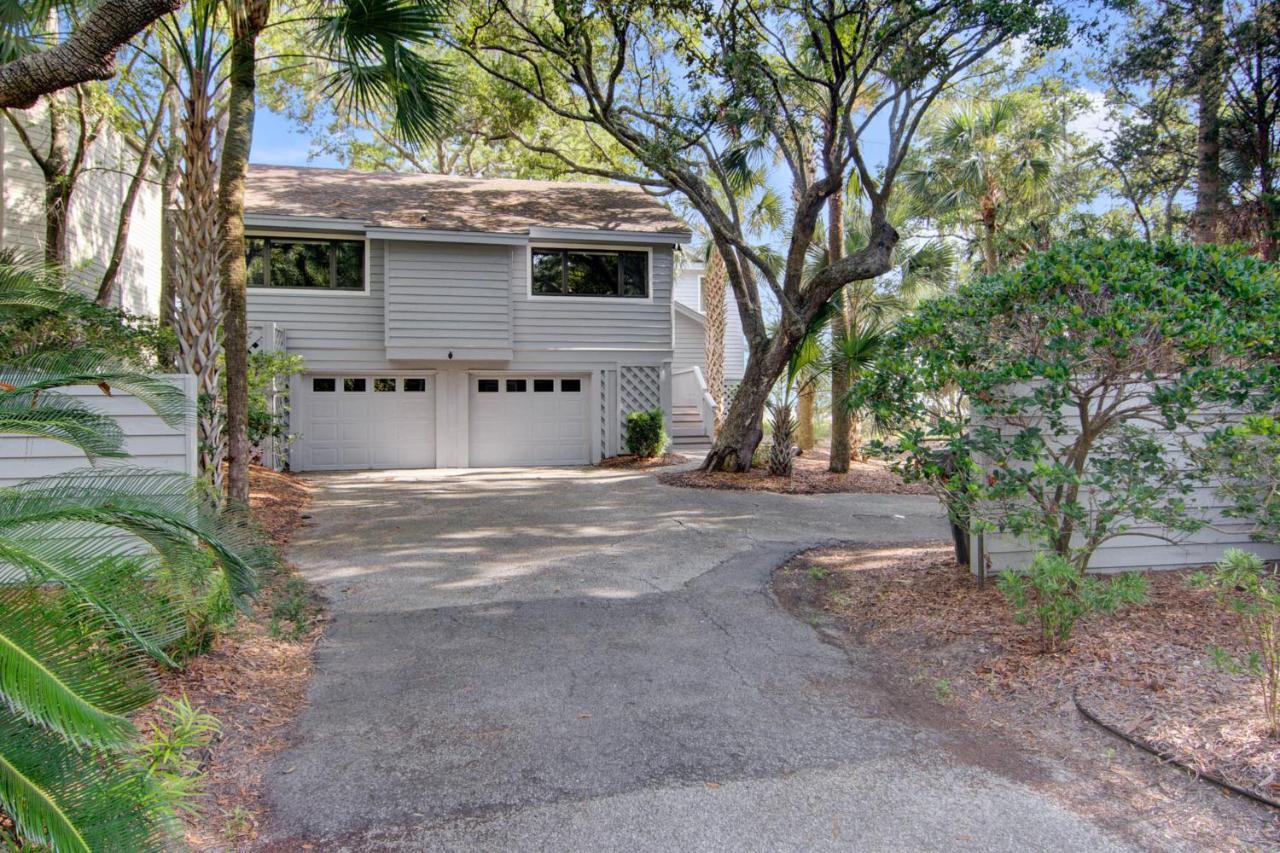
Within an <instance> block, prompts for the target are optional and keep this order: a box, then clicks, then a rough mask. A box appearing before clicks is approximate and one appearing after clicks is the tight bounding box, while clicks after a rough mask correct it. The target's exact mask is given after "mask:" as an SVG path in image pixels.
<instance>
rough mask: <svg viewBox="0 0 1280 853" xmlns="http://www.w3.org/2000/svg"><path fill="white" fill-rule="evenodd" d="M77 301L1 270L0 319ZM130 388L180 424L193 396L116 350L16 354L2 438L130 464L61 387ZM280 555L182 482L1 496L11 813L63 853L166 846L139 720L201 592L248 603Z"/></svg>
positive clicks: (0, 603)
mask: <svg viewBox="0 0 1280 853" xmlns="http://www.w3.org/2000/svg"><path fill="white" fill-rule="evenodd" d="M78 299H80V297H77V296H76V295H74V294H71V293H68V292H65V291H61V290H59V289H58V288H56V287H52V286H49V285H48V284H45V283H42V282H40V281H39V280H38V277H37V275H35V274H34V273H29V272H27V271H24V270H23V269H22V268H21V267H20V266H18V265H15V264H13V263H12V262H9V261H0V318H2V317H7V316H11V315H12V314H14V313H16V312H19V311H31V310H48V309H51V308H55V307H57V308H63V309H65V308H69V307H70V308H74V306H75V303H76V302H77V300H78ZM70 385H80V386H84V385H88V386H97V387H99V388H100V389H101V390H102V392H103V393H105V394H111V393H116V392H127V393H129V394H131V395H132V396H134V397H136V398H137V399H139V400H141V401H143V402H144V403H146V404H147V405H149V406H150V407H151V408H152V409H153V410H154V411H155V412H156V414H157V415H158V416H160V417H161V418H162V419H163V420H164V421H165V422H167V423H169V424H170V425H173V426H180V425H183V424H184V422H185V421H186V420H187V418H189V417H190V416H191V415H190V412H189V411H188V408H187V404H186V400H185V398H184V397H183V395H182V394H181V393H180V392H179V391H178V390H176V389H175V388H173V387H172V386H171V385H169V384H168V383H166V382H164V381H162V380H160V379H157V378H154V377H150V376H147V375H145V374H141V373H138V372H136V371H133V370H131V369H130V368H129V366H128V365H125V364H122V363H120V362H118V361H117V360H115V359H113V358H111V357H110V356H107V355H104V354H101V353H95V352H92V351H87V350H80V351H77V352H74V353H59V352H50V351H45V352H34V353H21V354H14V353H7V354H5V357H4V358H3V359H0V435H19V436H27V437H33V438H44V439H55V440H57V441H60V442H62V443H64V444H67V445H70V446H72V447H75V448H77V449H78V450H80V451H82V452H83V453H84V454H85V456H86V457H87V458H88V459H89V461H91V462H95V463H96V462H99V460H108V462H109V461H110V460H115V459H124V458H127V453H126V452H125V450H124V447H123V444H124V436H123V435H122V434H121V431H120V428H119V426H118V425H117V424H116V423H115V422H114V421H113V420H112V419H111V418H109V417H106V416H105V415H103V414H101V413H100V412H97V411H95V410H94V409H93V408H92V407H91V406H90V405H88V404H87V403H85V402H84V401H83V400H82V399H81V398H79V397H76V396H72V395H70V394H66V393H63V392H62V391H60V390H59V389H62V388H65V387H66V386H70ZM274 559H275V557H274V553H273V551H272V549H271V548H270V547H269V546H267V545H266V544H264V541H263V539H262V538H261V537H260V536H259V535H258V533H257V531H256V530H255V528H254V527H253V525H252V524H251V522H250V521H249V519H248V517H247V515H246V514H244V513H243V512H239V511H219V510H218V508H217V507H216V506H215V505H214V504H213V503H211V502H209V501H208V500H205V499H203V498H202V497H201V495H200V492H199V490H198V487H197V486H196V484H195V482H194V481H193V480H192V479H191V478H189V477H186V476H184V475H181V474H175V473H171V472H164V471H150V470H140V469H136V468H129V467H122V466H120V465H119V464H114V465H113V464H105V465H99V466H98V467H90V468H86V469H83V470H78V471H73V472H70V473H68V474H63V475H57V476H52V477H44V478H39V479H35V480H29V481H26V482H24V483H20V484H19V485H17V486H15V487H12V488H3V489H0V811H3V812H4V813H5V814H6V815H8V816H9V817H10V818H11V819H12V820H13V822H14V824H15V826H16V830H17V833H18V836H19V837H20V838H22V839H24V840H25V841H27V842H32V843H38V844H44V845H49V846H51V847H53V848H54V849H55V850H59V851H89V850H128V851H134V850H160V849H165V848H167V847H168V846H169V845H170V844H171V843H172V841H173V837H172V833H171V831H170V830H171V828H172V822H173V819H172V815H171V814H170V813H169V811H168V809H167V808H166V806H165V805H164V803H163V802H162V801H161V800H160V799H159V798H158V797H157V796H156V791H155V789H154V786H153V784H152V781H151V780H150V779H149V778H148V776H147V774H146V772H145V770H143V769H140V768H139V766H138V763H137V762H135V761H131V760H130V753H131V749H132V747H133V745H134V744H135V742H136V739H137V731H136V730H135V728H134V726H133V724H132V722H130V720H129V715H130V714H131V713H133V712H134V711H137V710H138V709H139V708H141V707H143V706H144V705H146V704H147V703H149V702H150V701H151V700H152V699H153V698H154V697H155V696H156V685H155V667H156V664H157V663H160V664H168V665H172V664H173V663H174V661H173V660H172V654H173V651H172V650H173V648H174V645H175V643H177V642H178V641H179V640H181V639H182V638H183V635H184V632H185V630H186V617H187V614H188V612H189V608H190V606H191V604H192V599H193V596H198V595H199V596H202V595H206V594H207V591H208V590H209V589H211V588H216V587H218V586H221V585H224V586H225V588H226V590H227V592H228V594H229V595H230V596H231V597H232V599H233V600H235V601H237V602H243V601H245V600H246V598H247V597H248V596H250V595H251V594H252V593H253V591H254V589H255V578H256V575H257V572H258V571H260V570H261V569H263V568H265V567H266V566H268V565H270V564H271V563H272V561H273V560H274Z"/></svg>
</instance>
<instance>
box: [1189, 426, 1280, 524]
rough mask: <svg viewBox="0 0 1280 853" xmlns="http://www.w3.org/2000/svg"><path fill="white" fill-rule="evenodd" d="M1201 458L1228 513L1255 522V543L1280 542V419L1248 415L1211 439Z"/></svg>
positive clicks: (1221, 430) (1198, 456)
mask: <svg viewBox="0 0 1280 853" xmlns="http://www.w3.org/2000/svg"><path fill="white" fill-rule="evenodd" d="M1197 459H1198V460H1199V461H1200V462H1201V464H1202V465H1203V466H1204V470H1205V472H1206V473H1207V474H1208V475H1209V477H1210V479H1211V480H1212V481H1213V482H1214V485H1215V486H1217V489H1218V493H1219V494H1221V495H1222V496H1223V497H1225V498H1226V499H1227V501H1228V504H1227V507H1226V509H1225V510H1224V514H1225V515H1227V516H1228V517H1229V518H1241V519H1246V520H1248V521H1250V522H1252V523H1253V530H1252V531H1251V534H1252V536H1253V538H1254V539H1256V540H1260V541H1264V542H1280V420H1277V419H1276V418H1275V417H1274V416H1273V415H1247V416H1245V418H1244V421H1243V422H1242V423H1239V424H1233V425H1232V426H1229V427H1225V428H1223V429H1220V430H1217V431H1215V432H1213V433H1211V434H1210V435H1209V436H1207V437H1206V440H1205V446H1204V450H1203V451H1201V452H1200V453H1199V454H1198V455H1197Z"/></svg>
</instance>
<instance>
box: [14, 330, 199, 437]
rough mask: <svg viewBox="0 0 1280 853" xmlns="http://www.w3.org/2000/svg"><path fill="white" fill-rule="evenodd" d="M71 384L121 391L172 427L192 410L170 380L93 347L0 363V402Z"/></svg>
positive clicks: (183, 422) (106, 390) (181, 424)
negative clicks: (130, 365) (136, 367)
mask: <svg viewBox="0 0 1280 853" xmlns="http://www.w3.org/2000/svg"><path fill="white" fill-rule="evenodd" d="M73 385H96V386H98V388H100V389H101V390H102V392H103V393H104V394H108V395H109V394H111V393H112V392H113V391H125V392H127V393H128V394H130V395H132V396H134V397H136V398H138V400H140V401H141V402H142V403H144V404H145V405H146V406H147V407H148V408H150V409H151V410H152V411H154V412H155V413H156V415H157V416H158V417H159V418H160V419H161V420H163V421H164V422H165V423H166V424H168V425H169V426H172V427H180V426H183V425H184V424H186V422H187V421H188V420H189V419H190V418H191V417H192V416H193V414H194V413H193V411H192V408H191V404H190V403H189V402H188V400H187V397H186V395H185V394H184V393H183V392H182V390H181V389H179V388H177V387H176V386H174V385H173V384H172V383H170V382H168V381H166V380H164V379H160V378H158V377H155V376H151V375H149V374H146V373H141V372H139V371H137V370H134V369H132V368H130V367H129V366H128V365H126V364H124V363H122V362H121V361H120V360H119V359H117V358H115V357H114V356H110V355H107V354H105V353H101V352H98V351H96V350H92V349H81V350H77V351H75V352H62V351H42V352H38V353H34V354H32V355H30V356H28V357H25V358H21V359H18V360H16V361H13V362H10V363H7V364H0V403H3V402H4V401H5V400H7V399H19V400H25V399H26V398H27V397H29V396H30V395H33V394H35V393H37V392H44V391H48V390H50V389H54V388H67V387H70V386H73Z"/></svg>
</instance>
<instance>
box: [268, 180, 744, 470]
mask: <svg viewBox="0 0 1280 853" xmlns="http://www.w3.org/2000/svg"><path fill="white" fill-rule="evenodd" d="M245 225H246V229H247V233H248V235H249V240H248V261H249V321H250V324H252V325H255V326H258V327H261V328H264V329H270V330H271V331H270V334H271V336H272V338H273V340H277V341H282V342H283V345H284V347H285V348H286V349H287V350H288V351H290V352H293V353H297V354H299V355H301V356H303V358H304V359H305V362H306V370H305V373H303V374H302V375H299V376H297V377H294V378H293V380H292V381H291V384H290V394H289V406H290V428H291V431H293V432H294V433H296V434H297V435H298V439H297V441H296V443H295V445H294V447H293V448H292V450H291V452H290V464H291V466H292V467H293V468H294V469H295V470H299V471H314V470H336V469H358V468H416V467H482V466H500V465H571V464H585V463H589V462H594V461H597V460H599V459H600V458H602V457H604V456H608V455H611V454H614V453H618V452H620V451H621V449H622V431H623V427H622V425H623V419H624V418H625V415H626V413H627V412H630V411H635V410H639V409H651V408H659V407H660V408H662V409H664V410H665V411H667V412H668V414H669V413H670V412H671V410H672V373H673V368H675V367H680V366H681V365H674V364H673V361H674V337H675V334H674V324H675V318H674V315H675V312H676V310H677V309H676V308H675V305H674V301H673V289H674V268H675V255H676V253H677V252H678V251H679V247H681V246H682V245H684V244H687V243H688V242H689V241H690V238H691V234H690V231H689V229H688V227H687V226H686V225H685V224H684V223H683V222H681V221H680V220H679V219H677V218H676V217H675V216H674V215H673V214H672V213H671V212H670V211H669V210H668V209H667V208H666V207H664V206H663V205H662V204H661V203H659V202H658V201H657V200H655V199H654V198H652V197H651V196H649V195H648V194H646V193H645V192H643V191H642V190H640V189H638V188H635V187H629V186H620V185H615V184H600V183H559V182H555V183H552V182H539V181H518V180H480V179H469V178H456V177H446V176H436V175H418V174H378V173H369V172H354V171H345V170H334V169H312V168H295V167H282V166H253V167H252V168H251V170H250V173H249V180H248V195H247V199H246V216H245ZM735 314H736V312H735Z"/></svg>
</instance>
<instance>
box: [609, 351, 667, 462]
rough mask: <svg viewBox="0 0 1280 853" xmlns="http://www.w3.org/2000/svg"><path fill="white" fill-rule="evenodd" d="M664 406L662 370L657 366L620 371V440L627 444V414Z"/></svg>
mask: <svg viewBox="0 0 1280 853" xmlns="http://www.w3.org/2000/svg"><path fill="white" fill-rule="evenodd" d="M661 406H662V371H661V370H660V369H659V368H657V367H623V368H622V369H621V370H619V371H618V442H619V446H620V447H621V446H624V445H625V444H626V432H627V415H628V414H630V413H631V412H643V411H647V410H649V409H657V408H660V407H661Z"/></svg>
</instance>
